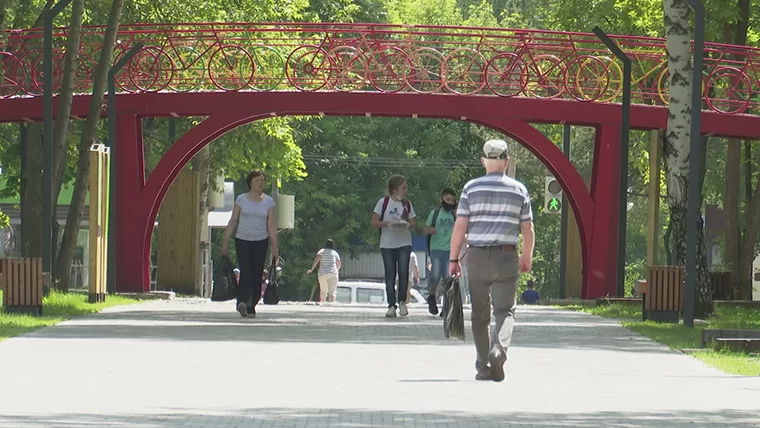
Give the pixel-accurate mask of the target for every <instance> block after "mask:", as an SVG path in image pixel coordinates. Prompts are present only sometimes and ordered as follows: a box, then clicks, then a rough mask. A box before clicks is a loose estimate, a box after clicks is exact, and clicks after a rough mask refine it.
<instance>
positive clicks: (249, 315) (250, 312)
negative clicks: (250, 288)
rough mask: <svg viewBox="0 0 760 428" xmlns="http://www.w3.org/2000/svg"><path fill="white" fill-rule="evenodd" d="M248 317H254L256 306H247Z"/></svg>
mask: <svg viewBox="0 0 760 428" xmlns="http://www.w3.org/2000/svg"><path fill="white" fill-rule="evenodd" d="M248 318H256V307H255V306H254V307H252V308H248Z"/></svg>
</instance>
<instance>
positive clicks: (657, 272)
mask: <svg viewBox="0 0 760 428" xmlns="http://www.w3.org/2000/svg"><path fill="white" fill-rule="evenodd" d="M684 281H685V274H684V268H683V266H649V268H648V269H647V289H648V291H647V295H646V302H645V303H646V307H647V309H649V310H653V311H681V310H683V297H684V291H685V288H686V287H685V284H684Z"/></svg>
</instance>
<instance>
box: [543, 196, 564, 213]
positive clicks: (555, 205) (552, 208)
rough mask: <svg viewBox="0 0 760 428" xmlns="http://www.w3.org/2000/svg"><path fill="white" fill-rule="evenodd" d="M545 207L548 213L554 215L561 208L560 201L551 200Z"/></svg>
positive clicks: (556, 199)
mask: <svg viewBox="0 0 760 428" xmlns="http://www.w3.org/2000/svg"><path fill="white" fill-rule="evenodd" d="M546 207H547V208H548V209H549V212H552V213H556V212H557V211H559V210H560V209H561V208H562V201H560V200H559V198H551V199H549V203H548V204H546Z"/></svg>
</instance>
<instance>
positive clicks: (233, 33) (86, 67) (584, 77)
mask: <svg viewBox="0 0 760 428" xmlns="http://www.w3.org/2000/svg"><path fill="white" fill-rule="evenodd" d="M67 31H68V30H67V29H66V28H57V29H55V31H54V52H53V62H54V63H53V76H52V78H53V87H54V91H55V92H56V93H57V92H59V91H60V85H61V80H62V75H63V72H62V69H63V59H64V57H65V54H66V41H67V36H68V34H67ZM104 32H105V28H104V27H101V26H98V27H86V28H84V30H83V34H82V38H81V43H80V46H79V60H78V70H77V75H76V78H75V82H74V91H75V92H76V93H89V92H90V91H91V90H92V80H91V76H92V74H93V73H94V71H95V68H96V66H97V60H98V57H99V54H100V48H101V45H102V40H103V35H104ZM613 39H615V41H616V42H617V43H618V44H619V46H620V47H621V49H623V51H624V52H626V54H628V55H629V56H630V57H631V58H632V60H633V76H632V83H633V84H632V102H633V103H637V104H655V105H666V104H667V103H668V100H669V96H668V80H669V79H668V72H667V56H666V54H665V41H664V40H663V39H657V38H645V37H630V36H613ZM2 40H3V41H4V43H3V45H2V47H0V65H1V67H0V99H2V98H8V97H37V96H41V94H42V86H43V73H42V70H43V67H42V62H43V50H42V32H41V31H40V30H9V31H6V32H5V33H4V34H3V38H2ZM137 42H142V43H143V44H144V48H143V49H142V50H141V51H140V52H139V53H138V54H137V55H136V56H135V57H134V58H133V59H132V60H131V61H130V63H129V64H128V65H127V66H126V67H125V68H124V69H123V70H122V72H121V73H120V74H119V75H118V76H117V81H116V84H117V87H118V90H119V91H121V92H127V93H138V92H161V91H171V92H193V91H202V92H208V91H294V90H295V91H342V92H356V91H373V92H385V93H393V92H418V93H441V94H449V95H454V96H456V95H459V96H462V95H482V96H501V97H532V98H570V99H576V100H579V101H585V102H620V100H621V99H622V87H623V79H622V65H621V64H620V63H619V62H618V61H617V60H616V59H614V57H613V56H612V55H611V53H609V51H608V50H607V48H606V47H605V46H604V45H603V44H602V43H601V42H600V41H599V40H598V39H597V38H596V37H595V36H594V35H593V34H590V33H564V32H553V31H537V30H520V29H495V28H475V27H443V26H403V25H380V24H335V23H295V24H283V23H262V24H245V23H214V24H206V23H180V24H150V25H142V24H135V25H124V26H122V27H121V28H120V31H119V34H118V40H117V43H116V46H115V50H114V63H115V62H116V61H118V60H119V59H120V58H121V56H123V55H124V54H125V53H126V52H127V51H128V50H129V48H130V47H131V46H132V45H134V44H135V43H137ZM704 64H705V66H704V72H703V73H704V81H703V100H704V107H705V108H709V109H713V110H715V111H718V112H722V113H726V114H736V113H748V112H752V111H753V110H754V109H755V108H756V107H757V104H758V103H759V102H760V99H758V93H760V74H759V72H760V50H758V49H756V48H749V47H741V46H731V45H721V44H712V43H707V44H706V45H705V50H704Z"/></svg>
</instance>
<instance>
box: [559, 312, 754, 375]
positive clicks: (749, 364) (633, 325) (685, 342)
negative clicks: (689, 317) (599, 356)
mask: <svg viewBox="0 0 760 428" xmlns="http://www.w3.org/2000/svg"><path fill="white" fill-rule="evenodd" d="M566 307H567V308H570V309H575V310H578V311H581V312H586V313H589V314H594V315H599V316H603V317H607V318H615V319H617V320H620V322H621V325H622V326H623V327H625V328H628V329H630V330H633V331H635V332H637V333H639V334H641V335H642V336H646V337H648V338H650V339H652V340H655V341H657V342H660V343H662V344H665V345H668V346H670V347H671V348H673V349H677V350H696V351H694V352H690V354H691V355H692V356H693V357H695V358H697V359H698V360H700V361H702V362H704V363H705V364H707V365H709V366H712V367H715V368H718V369H720V370H723V371H725V372H728V373H732V374H737V375H744V376H760V357H758V356H757V355H752V354H747V353H743V352H733V351H725V350H714V349H709V348H702V343H701V342H702V330H704V329H716V328H730V329H757V330H760V311H759V310H756V309H755V310H753V309H747V308H741V307H737V306H730V305H716V307H715V314H713V316H711V317H710V318H709V319H707V320H706V321H705V322H704V323H700V324H695V325H694V328H687V327H685V326H684V325H683V324H669V323H656V322H652V321H641V305H640V304H638V305H630V304H628V305H626V304H611V305H604V306H578V305H574V306H566Z"/></svg>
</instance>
